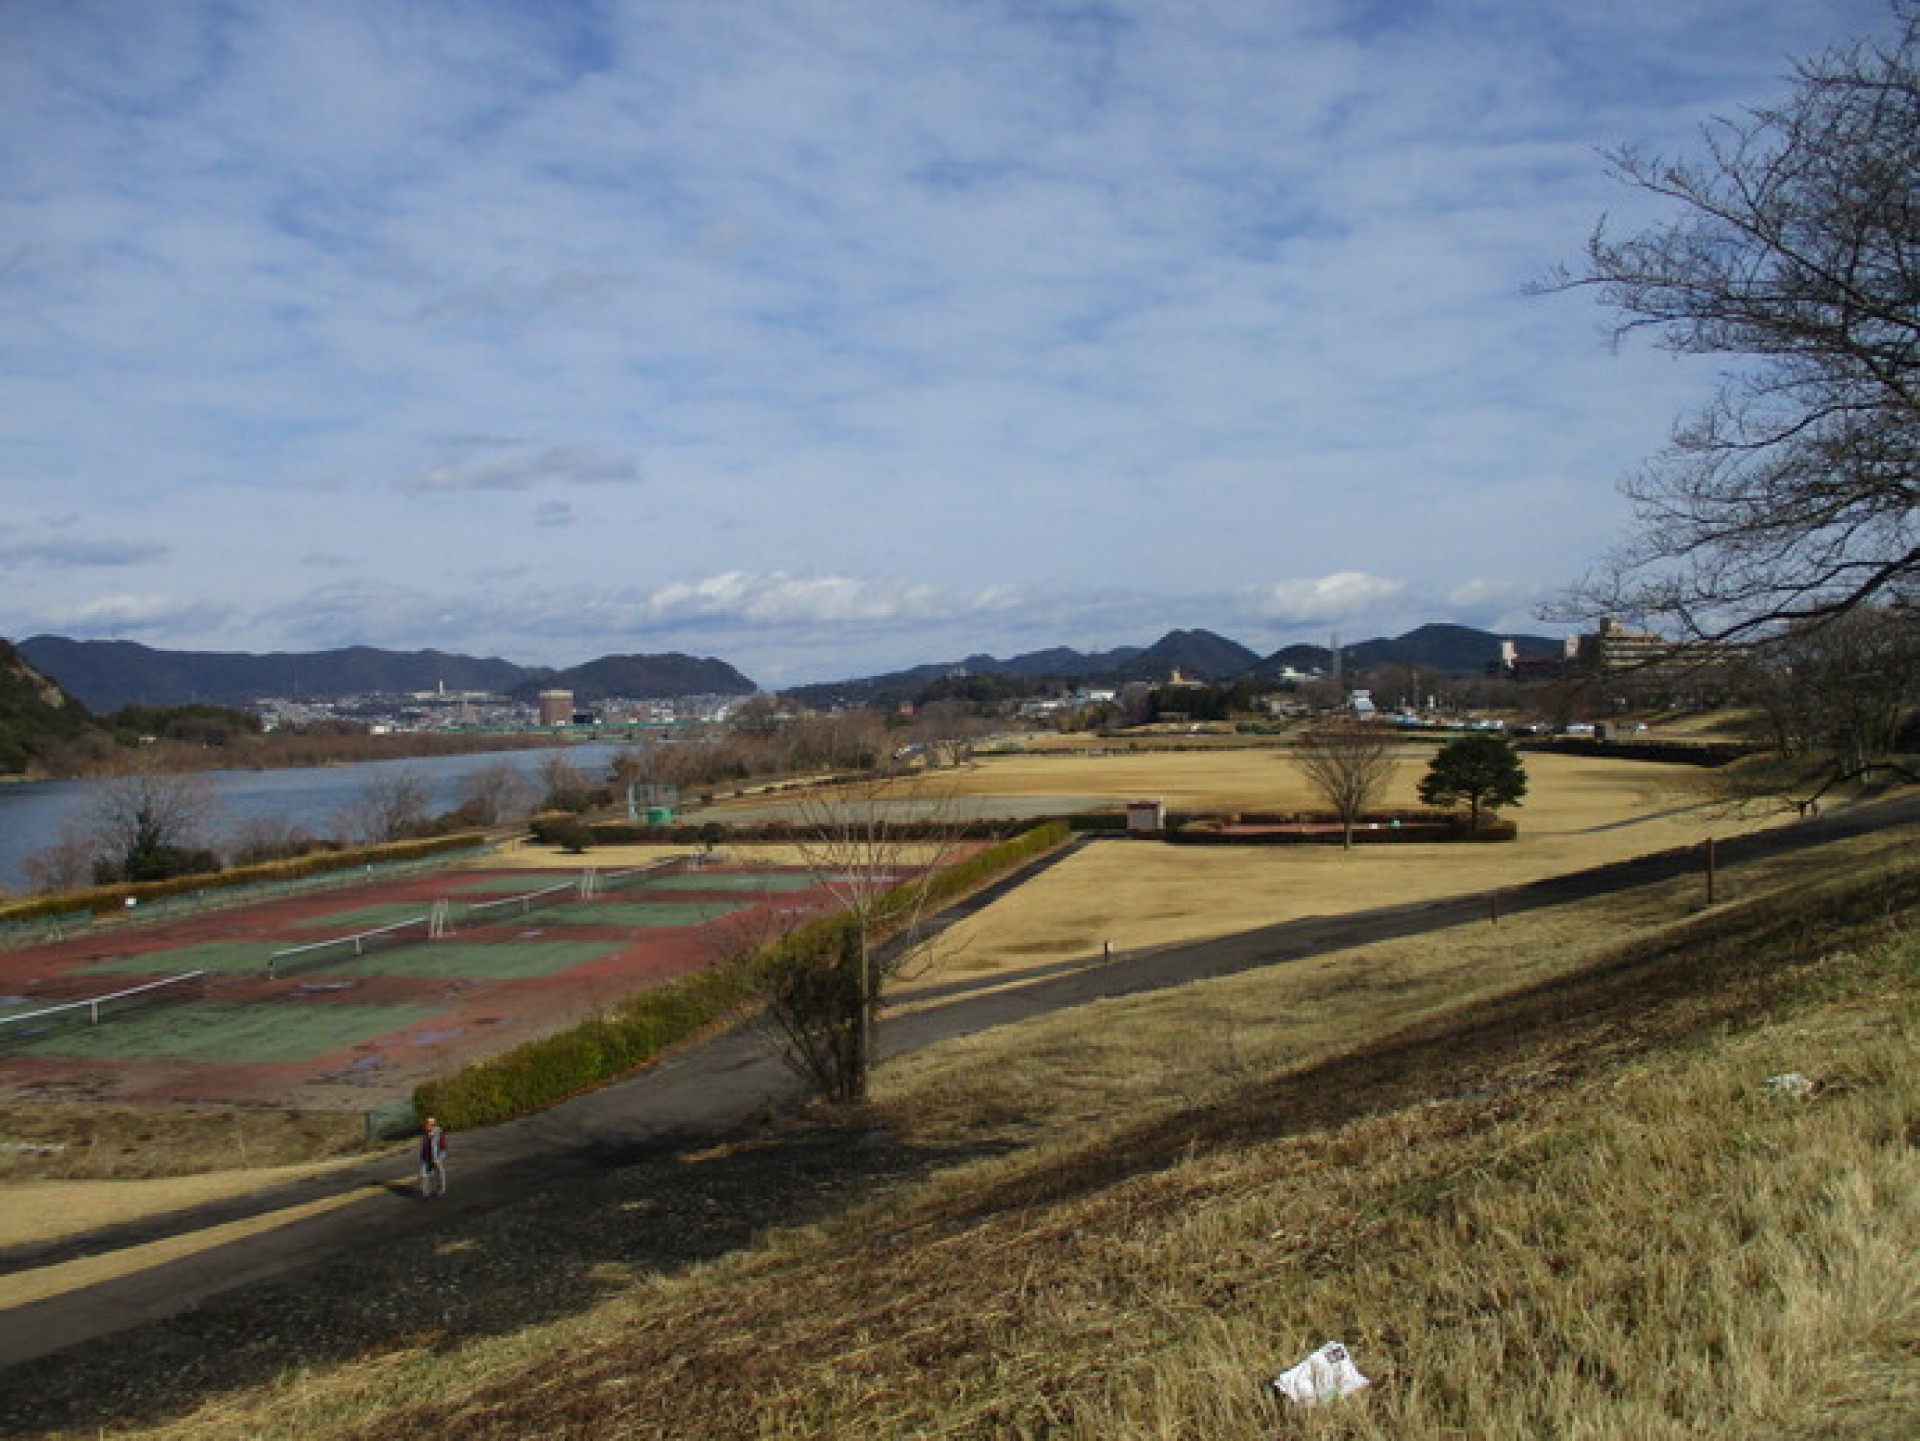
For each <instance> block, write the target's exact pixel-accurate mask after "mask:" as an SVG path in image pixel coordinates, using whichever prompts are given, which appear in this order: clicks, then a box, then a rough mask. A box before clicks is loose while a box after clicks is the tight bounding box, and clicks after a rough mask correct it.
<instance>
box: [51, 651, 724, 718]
mask: <svg viewBox="0 0 1920 1441" xmlns="http://www.w3.org/2000/svg"><path fill="white" fill-rule="evenodd" d="M20 653H21V654H22V655H24V656H25V657H26V658H27V660H28V661H29V662H31V664H32V665H33V666H34V667H35V669H37V670H39V671H40V672H41V673H42V674H44V675H47V676H50V677H52V678H53V679H55V680H57V681H58V682H59V683H60V684H61V686H63V687H64V688H65V689H66V690H67V691H68V692H69V693H71V694H72V695H74V696H77V697H78V698H79V699H80V700H81V701H82V702H84V703H85V704H86V705H87V706H89V707H90V708H92V709H93V710H96V711H111V710H117V709H119V708H120V707H121V706H123V705H192V704H196V703H206V704H211V705H228V706H244V705H247V704H249V703H250V702H252V701H256V700H258V699H260V698H261V697H263V696H286V697H290V698H293V699H299V700H331V699H335V698H338V697H341V696H351V695H368V694H372V693H376V692H381V693H387V694H403V693H407V692H413V691H429V690H435V689H437V688H439V687H441V686H445V687H446V689H448V690H467V691H487V692H489V693H492V694H496V695H506V694H510V693H513V692H515V691H518V690H521V689H525V688H531V689H532V690H539V689H542V688H544V687H546V686H548V685H556V686H561V687H564V688H568V689H573V690H575V691H576V693H578V694H579V695H580V696H581V697H582V698H583V699H598V698H602V697H604V696H606V695H615V694H621V695H631V696H634V697H636V698H643V697H660V698H668V697H672V696H678V695H699V694H729V695H730V694H738V693H745V692H751V691H752V690H753V688H754V687H753V683H752V682H751V681H749V680H747V679H746V678H745V677H744V676H741V675H740V674H739V672H738V671H735V670H734V669H733V667H731V666H729V665H726V664H725V663H724V662H721V661H695V660H693V659H692V658H691V657H688V656H679V655H673V656H612V657H608V658H607V659H606V660H605V661H603V662H591V663H589V664H588V665H586V666H581V667H576V668H575V670H573V671H566V672H562V671H555V670H553V669H552V668H550V667H544V666H521V665H515V664H513V663H512V662H511V661H505V660H499V659H480V658H476V657H474V656H466V655H451V654H448V653H447V652H444V651H437V650H420V651H388V650H378V649H375V648H373V647H371V646H352V647H349V648H347V649H344V650H325V651H308V652H302V653H282V652H275V653H273V654H268V655H253V654H249V653H247V652H244V651H235V652H225V651H167V650H155V649H153V648H151V647H149V646H144V645H139V644H137V643H135V642H133V641H124V640H85V641H77V640H67V639H65V638H63V637H61V636H44V635H43V636H35V637H33V638H32V639H31V640H27V641H23V642H22V643H21V645H20ZM648 662H657V663H658V664H656V665H652V666H649V665H648V664H647V663H648ZM596 666H604V667H606V669H605V671H604V672H600V671H595V670H594V667H596ZM582 673H589V674H588V676H587V679H586V681H584V682H583V683H582V684H580V685H570V684H569V682H568V680H567V679H565V677H568V676H574V675H579V674H582ZM603 677H604V678H606V679H607V680H609V681H610V680H611V679H612V678H615V677H618V678H620V679H622V680H623V681H624V682H625V683H628V684H631V685H633V686H635V687H638V688H637V689H633V690H596V689H595V687H596V686H597V685H599V684H601V682H602V679H603ZM716 682H724V683H716Z"/></svg>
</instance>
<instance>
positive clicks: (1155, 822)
mask: <svg viewBox="0 0 1920 1441" xmlns="http://www.w3.org/2000/svg"><path fill="white" fill-rule="evenodd" d="M1166 828H1167V803H1166V802H1165V801H1128V802H1127V834H1128V835H1158V834H1159V833H1160V832H1161V831H1164V830H1165V829H1166Z"/></svg>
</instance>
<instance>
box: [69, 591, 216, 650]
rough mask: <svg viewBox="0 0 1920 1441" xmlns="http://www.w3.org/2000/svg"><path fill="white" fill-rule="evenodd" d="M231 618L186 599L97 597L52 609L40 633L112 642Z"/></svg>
mask: <svg viewBox="0 0 1920 1441" xmlns="http://www.w3.org/2000/svg"><path fill="white" fill-rule="evenodd" d="M232 616H233V611H232V610H231V608H229V607H227V606H222V605H210V604H208V603H206V602H204V601H200V600H196V599H193V598H189V597H183V596H176V595H159V594H147V595H141V594H116V595H102V596H96V597H94V598H93V599H91V600H88V601H86V602H85V603H83V604H80V605H75V606H70V607H54V608H52V609H51V610H49V612H48V613H47V616H46V619H45V622H44V623H43V624H42V625H41V626H40V627H39V628H40V629H51V630H58V631H63V632H66V633H69V634H72V635H74V636H77V637H86V638H89V639H92V638H111V637H114V636H119V635H123V634H152V633H155V632H161V633H166V632H172V631H175V630H184V631H192V630H194V629H196V628H198V627H202V626H209V625H220V624H222V623H224V622H226V621H228V620H230V619H231V618H232Z"/></svg>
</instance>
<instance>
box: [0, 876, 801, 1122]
mask: <svg viewBox="0 0 1920 1441" xmlns="http://www.w3.org/2000/svg"><path fill="white" fill-rule="evenodd" d="M831 903H832V901H831V896H830V894H829V893H828V891H827V889H826V887H825V885H824V884H823V883H822V882H821V881H820V879H819V878H817V877H816V876H814V875H812V874H809V873H807V872H805V871H801V870H795V869H787V870H778V869H746V868H741V867H718V866H702V867H699V868H697V869H691V870H690V869H686V868H684V867H683V866H681V865H680V864H677V863H676V864H674V865H671V866H661V865H658V864H657V863H656V864H653V865H648V866H635V867H632V868H619V867H606V868H604V869H601V870H599V871H597V872H595V871H592V870H589V869H588V868H582V869H581V870H580V871H576V872H571V873H569V872H568V871H565V870H556V869H553V868H546V869H527V870H513V869H508V868H504V867H502V868H489V869H486V870H479V869H471V868H467V869H459V870H450V871H445V872H439V873H429V874H424V875H412V876H406V877H401V878H396V879H387V880H379V879H376V880H373V881H370V882H369V883H368V884H366V885H364V886H360V887H356V888H354V889H352V890H344V891H335V892H324V893H318V894H314V895H304V896H294V897H283V898H280V899H276V900H274V901H271V902H268V903H263V904H262V905H259V906H256V907H248V908H243V909H235V910H228V911H223V912H219V913H214V914H208V915H204V916H197V917H191V918H186V919H182V920H179V921H168V922H165V923H160V924H149V925H124V926H113V927H99V928H95V929H93V930H92V931H91V932H90V933H88V934H86V935H83V936H76V937H74V938H73V939H72V940H69V941H61V942H56V943H53V944H51V945H48V946H44V947H37V948H33V949H31V950H22V951H10V952H0V1087H3V1088H6V1089H8V1090H11V1091H14V1092H16V1093H20V1094H33V1093H39V1092H45V1091H46V1089H47V1088H49V1087H51V1088H53V1090H52V1093H57V1094H66V1093H71V1092H74V1091H84V1092H85V1093H86V1094H90V1095H95V1096H98V1097H101V1098H122V1099H141V1100H196V1101H224V1102H232V1103H240V1104H265V1105H299V1106H301V1107H303V1108H310V1109H327V1108H339V1109H354V1110H361V1109H368V1108H370V1107H372V1106H374V1105H377V1104H380V1103H383V1102H385V1101H387V1100H389V1099H397V1098H400V1097H403V1096H405V1095H406V1094H408V1093H409V1092H410V1091H411V1088H412V1086H413V1085H414V1084H416V1083H417V1082H418V1081H419V1080H421V1079H424V1078H425V1077H426V1076H428V1075H432V1074H436V1073H440V1072H444V1071H446V1070H449V1069H452V1068H454V1067H456V1066H458V1065H459V1064H462V1063H464V1062H465V1061H468V1060H471V1059H477V1058H479V1057H480V1056H483V1055H485V1054H489V1053H491V1052H493V1051H497V1050H500V1049H505V1048H507V1047H510V1046H512V1045H516V1044H519V1043H520V1042H522V1041H525V1040H530V1039H532V1038H534V1037H536V1036H538V1035H541V1034H545V1033H547V1032H549V1031H553V1030H556V1029H560V1028H563V1027H565V1026H567V1025H571V1024H573V1023H575V1022H577V1021H578V1020H579V1019H580V1017H581V1016H582V1015H583V1014H586V1013H589V1012H591V1011H592V1010H593V1009H596V1008H598V1007H600V1006H604V1005H608V1004H611V1003H612V1002H614V1001H616V1000H618V999H619V998H621V997H622V996H625V995H630V994H633V993H635V992H638V991H641V990H644V989H647V988H648V987H650V986H655V985H659V984H662V983H664V982H666V981H670V980H673V979H676V978H678V977H680V976H684V975H687V974H689V973H691V972H693V971H696V970H699V969H702V968H703V967H705V966H708V965H711V964H713V963H714V961H715V960H717V959H718V958H719V957H720V956H721V955H722V954H724V953H725V951H726V949H727V947H726V942H725V937H724V934H723V933H722V932H720V931H717V930H715V929H713V928H714V927H716V926H725V925H726V924H727V923H728V918H730V917H734V916H737V915H740V914H741V913H743V912H747V911H752V910H764V911H765V912H766V913H767V914H768V916H769V919H770V923H771V924H776V925H791V924H794V923H795V922H796V921H797V920H798V919H800V918H803V917H804V915H806V914H807V913H809V912H813V911H817V910H821V909H825V908H827V907H828V906H830V905H831ZM190 972H203V973H204V977H203V978H202V979H201V980H199V981H198V982H196V983H195V986H194V987H193V996H192V998H190V999H172V1000H169V1001H168V1002H167V1003H165V1004H152V1005H141V1006H137V1007H124V1008H123V1007H118V1006H116V1007H113V1008H111V1010H110V1011H109V1009H108V1008H102V1015H101V1018H100V1020H99V1022H98V1024H94V1023H92V1020H91V1018H90V1017H89V1018H88V1019H87V1020H85V1021H82V1020H80V1019H78V1018H77V1016H68V1015H65V1014H64V1013H63V1014H62V1016H61V1018H60V1019H59V1020H58V1021H57V1022H56V1023H35V1024H33V1025H31V1026H25V1025H23V1026H20V1027H12V1026H9V1025H7V1024H6V1017H7V1016H8V1015H9V1014H13V1015H24V1014H26V1013H27V1012H28V1011H30V1010H33V1009H36V1008H38V1009H45V1008H47V1007H49V1006H54V1005H60V1004H72V1003H74V1002H82V1003H84V1002H85V1001H87V1000H88V999H89V998H90V997H93V996H98V995H102V994H107V993H112V992H116V991H120V990H124V989H127V988H129V987H134V986H144V985H146V984H148V983H150V982H152V981H157V980H164V979H165V978H168V977H173V976H182V975H186V974H187V973H190ZM169 989H170V988H165V987H163V988H162V990H163V991H164V990H169ZM179 989H181V990H184V989H185V988H179ZM87 1009H88V1008H87V1007H86V1006H85V1005H84V1004H82V1005H81V1006H79V1007H77V1008H76V1010H77V1012H78V1014H79V1015H82V1016H84V1015H86V1014H87Z"/></svg>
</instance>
